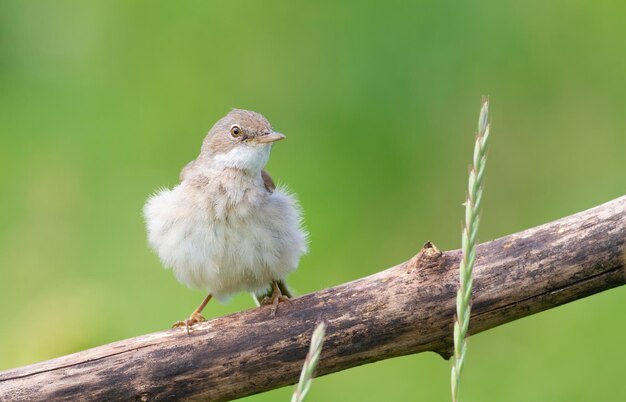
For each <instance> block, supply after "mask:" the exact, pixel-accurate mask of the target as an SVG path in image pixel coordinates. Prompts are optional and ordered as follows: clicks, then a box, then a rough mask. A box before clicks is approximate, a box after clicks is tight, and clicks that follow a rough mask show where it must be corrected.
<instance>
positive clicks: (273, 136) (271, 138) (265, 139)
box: [256, 131, 286, 144]
mask: <svg viewBox="0 0 626 402" xmlns="http://www.w3.org/2000/svg"><path fill="white" fill-rule="evenodd" d="M285 138H286V137H285V135H284V134H281V133H277V132H276V131H272V132H271V133H269V134H263V135H261V136H258V137H256V140H257V142H259V143H261V144H267V143H270V142H275V141H280V140H283V139H285Z"/></svg>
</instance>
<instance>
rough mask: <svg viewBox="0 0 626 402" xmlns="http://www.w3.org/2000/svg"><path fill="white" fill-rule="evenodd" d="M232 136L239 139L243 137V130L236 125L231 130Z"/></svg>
mask: <svg viewBox="0 0 626 402" xmlns="http://www.w3.org/2000/svg"><path fill="white" fill-rule="evenodd" d="M230 134H231V135H232V136H233V137H239V136H240V135H241V128H240V127H239V126H237V125H234V126H232V127H231V128H230Z"/></svg>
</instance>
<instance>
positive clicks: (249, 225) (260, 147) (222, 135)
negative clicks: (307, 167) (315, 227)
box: [144, 109, 307, 330]
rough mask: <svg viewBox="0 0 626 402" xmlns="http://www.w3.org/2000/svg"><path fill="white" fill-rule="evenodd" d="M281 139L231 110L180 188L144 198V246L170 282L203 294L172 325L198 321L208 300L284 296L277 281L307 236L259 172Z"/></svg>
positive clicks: (257, 119) (294, 207)
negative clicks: (195, 305)
mask: <svg viewBox="0 0 626 402" xmlns="http://www.w3.org/2000/svg"><path fill="white" fill-rule="evenodd" d="M284 138H285V136H284V135H283V134H280V133H278V132H276V131H273V130H272V127H271V125H270V123H269V122H268V121H267V119H266V118H265V117H263V116H262V115H260V114H258V113H256V112H252V111H248V110H240V109H234V110H232V111H231V112H230V113H228V114H227V115H226V116H225V117H223V118H222V119H220V120H219V121H218V122H217V123H215V125H214V126H213V128H211V130H210V131H209V133H208V135H207V136H206V138H205V139H204V142H203V144H202V149H201V152H200V155H199V156H198V158H197V159H195V160H193V161H191V162H189V163H188V164H187V166H185V168H184V169H183V170H182V172H181V174H180V181H181V182H180V184H179V185H177V186H176V187H174V188H173V189H171V190H170V189H163V190H160V191H158V192H157V193H156V194H154V195H153V196H151V197H150V198H149V199H148V201H147V203H146V205H145V207H144V217H145V220H146V226H147V230H148V241H149V244H150V246H151V247H152V248H153V249H154V250H155V251H156V253H157V254H158V255H159V257H160V259H161V261H162V262H163V264H164V265H165V266H166V267H168V268H172V269H173V271H174V274H175V276H176V278H177V279H178V280H179V281H180V282H182V283H184V284H186V285H187V286H190V287H194V288H202V289H205V290H206V291H207V292H208V295H207V297H206V298H205V299H204V301H203V302H202V304H200V306H199V307H198V308H197V309H196V310H195V311H194V312H193V313H192V314H191V316H190V317H189V318H188V319H186V320H183V321H179V322H177V323H175V324H174V326H175V327H176V326H184V327H186V328H187V330H189V326H190V325H192V324H194V323H196V322H199V321H203V320H204V317H203V316H202V315H201V312H202V309H203V308H204V307H205V306H206V304H207V303H208V302H209V300H210V299H211V297H216V298H217V299H225V298H227V297H228V296H230V295H232V294H233V293H236V292H240V291H249V292H253V293H255V294H256V295H257V296H259V298H262V296H263V294H264V292H265V293H267V292H268V288H269V287H270V286H271V289H272V292H271V295H270V296H269V297H266V298H265V299H264V300H263V303H264V304H271V305H272V308H271V314H272V316H273V315H274V314H275V312H276V307H277V304H278V303H279V302H280V301H282V300H284V299H285V298H287V297H289V296H290V295H289V292H288V290H287V287H286V285H285V282H284V278H285V276H286V275H287V274H289V273H290V272H293V271H294V270H295V269H296V268H297V267H298V263H299V260H300V256H301V255H302V254H304V253H306V251H307V233H306V232H305V230H304V229H303V228H302V225H301V221H302V218H301V212H300V208H299V205H298V202H297V201H296V199H295V198H294V196H293V195H291V194H289V193H288V192H287V191H286V190H284V189H283V188H281V187H278V188H276V186H275V185H274V182H273V181H272V178H271V177H270V175H269V174H268V173H267V172H266V171H265V170H263V168H264V166H265V164H266V163H267V161H268V159H269V156H270V150H271V147H272V144H273V143H274V142H276V141H279V140H282V139H284Z"/></svg>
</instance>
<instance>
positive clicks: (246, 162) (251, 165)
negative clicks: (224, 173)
mask: <svg viewBox="0 0 626 402" xmlns="http://www.w3.org/2000/svg"><path fill="white" fill-rule="evenodd" d="M271 148H272V146H271V145H269V144H259V145H256V144H255V145H248V144H240V145H238V146H236V147H235V148H233V149H231V150H230V151H228V152H227V153H225V154H218V155H215V157H214V158H213V166H214V167H215V168H217V169H224V168H235V169H243V170H248V171H250V172H254V173H256V172H260V171H261V169H263V167H264V166H265V164H267V161H268V160H269V158H270V150H271Z"/></svg>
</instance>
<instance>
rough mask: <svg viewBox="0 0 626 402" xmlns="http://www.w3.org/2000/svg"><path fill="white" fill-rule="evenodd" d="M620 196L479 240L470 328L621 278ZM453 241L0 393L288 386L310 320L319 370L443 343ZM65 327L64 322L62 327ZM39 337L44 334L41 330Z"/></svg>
mask: <svg viewBox="0 0 626 402" xmlns="http://www.w3.org/2000/svg"><path fill="white" fill-rule="evenodd" d="M625 243H626V196H624V197H620V198H618V199H615V200H613V201H611V202H608V203H606V204H603V205H600V206H598V207H596V208H593V209H590V210H587V211H584V212H581V213H578V214H575V215H572V216H569V217H566V218H563V219H560V220H558V221H555V222H552V223H548V224H545V225H542V226H539V227H536V228H533V229H529V230H526V231H523V232H520V233H516V234H512V235H509V236H506V237H503V238H500V239H497V240H493V241H490V242H487V243H484V244H481V245H479V246H478V249H477V258H476V266H475V269H474V293H473V298H472V300H473V307H472V318H471V323H470V329H469V330H470V333H471V334H476V333H479V332H482V331H485V330H487V329H489V328H492V327H495V326H498V325H502V324H505V323H507V322H510V321H513V320H516V319H518V318H521V317H525V316H528V315H530V314H534V313H537V312H539V311H543V310H546V309H549V308H553V307H556V306H559V305H561V304H564V303H567V302H570V301H573V300H577V299H580V298H583V297H585V296H589V295H591V294H594V293H598V292H601V291H603V290H607V289H610V288H613V287H616V286H620V285H623V284H624V283H625V282H626V270H625V261H624V249H625ZM459 260H460V251H458V250H454V251H448V252H443V253H442V252H440V251H439V250H438V249H437V248H436V247H435V246H434V245H432V244H430V243H427V244H426V245H425V246H424V247H423V248H422V250H421V251H420V252H419V253H418V254H417V255H416V256H415V257H413V258H412V259H411V260H409V261H407V262H405V263H402V264H399V265H397V266H395V267H392V268H389V269H387V270H385V271H382V272H379V273H377V274H375V275H372V276H369V277H366V278H362V279H358V280H356V281H353V282H350V283H346V284H343V285H340V286H336V287H334V288H330V289H325V290H321V291H319V292H315V293H311V294H308V295H305V296H301V297H298V298H295V299H293V300H292V301H291V302H290V303H281V304H280V306H279V308H278V313H277V315H276V317H275V318H271V317H270V309H269V307H261V308H254V309H251V310H247V311H243V312H240V313H237V314H233V315H229V316H226V317H221V318H216V319H214V320H211V321H208V322H206V323H201V324H198V325H195V326H194V327H193V329H192V331H191V333H190V334H189V335H188V334H187V332H186V331H185V330H184V329H175V330H167V331H163V332H158V333H154V334H150V335H145V336H140V337H137V338H132V339H126V340H122V341H119V342H115V343H112V344H109V345H105V346H100V347H97V348H93V349H89V350H86V351H82V352H79V353H75V354H72V355H68V356H64V357H60V358H57V359H53V360H49V361H46V362H42V363H37V364H33V365H31V366H26V367H21V368H17V369H13V370H9V371H5V372H2V373H0V400H6V401H8V400H11V401H20V400H23V401H26V400H51V399H55V400H131V399H134V400H141V401H148V400H163V399H208V400H228V399H234V398H239V397H243V396H246V395H251V394H255V393H259V392H263V391H267V390H271V389H274V388H278V387H282V386H285V385H288V384H293V383H295V382H296V381H297V379H298V375H299V371H300V368H301V365H302V362H303V360H304V357H305V355H306V353H307V348H308V345H309V341H310V336H311V333H312V331H313V329H314V327H315V324H316V323H317V322H319V321H321V320H324V321H325V322H326V323H327V324H328V327H327V331H326V341H325V344H324V350H323V352H322V356H321V360H320V363H319V366H318V369H317V373H318V375H325V374H329V373H333V372H336V371H340V370H344V369H347V368H350V367H355V366H358V365H361V364H366V363H371V362H375V361H378V360H382V359H388V358H391V357H396V356H402V355H407V354H411V353H419V352H424V351H434V352H437V353H439V354H440V355H441V356H443V357H444V358H446V359H447V358H449V357H450V355H451V353H452V328H453V318H454V314H455V296H456V290H457V285H458V265H459ZM68 330H70V329H68ZM42 336H45V334H43V335H42Z"/></svg>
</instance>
